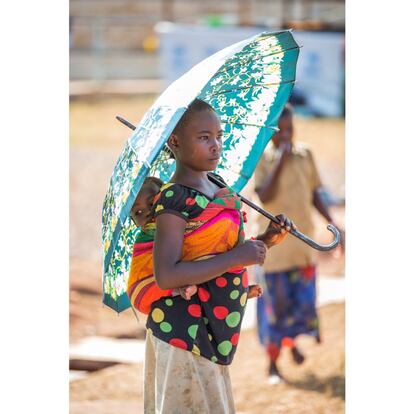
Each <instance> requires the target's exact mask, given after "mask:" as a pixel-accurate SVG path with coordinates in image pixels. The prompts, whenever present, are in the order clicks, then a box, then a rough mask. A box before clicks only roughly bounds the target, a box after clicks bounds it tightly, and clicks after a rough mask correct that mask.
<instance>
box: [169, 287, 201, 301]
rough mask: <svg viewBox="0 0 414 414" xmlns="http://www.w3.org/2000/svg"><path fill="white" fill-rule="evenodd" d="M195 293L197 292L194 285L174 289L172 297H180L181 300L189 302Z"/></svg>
mask: <svg viewBox="0 0 414 414" xmlns="http://www.w3.org/2000/svg"><path fill="white" fill-rule="evenodd" d="M196 292H197V286H196V285H188V286H184V287H180V288H176V289H174V290H173V293H172V295H173V296H178V295H181V297H182V298H183V299H185V300H190V299H191V296H193V295H195V294H196Z"/></svg>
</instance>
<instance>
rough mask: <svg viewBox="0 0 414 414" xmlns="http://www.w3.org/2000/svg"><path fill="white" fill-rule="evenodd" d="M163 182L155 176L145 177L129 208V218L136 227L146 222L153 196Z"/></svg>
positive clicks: (148, 217)
mask: <svg viewBox="0 0 414 414" xmlns="http://www.w3.org/2000/svg"><path fill="white" fill-rule="evenodd" d="M163 184H164V183H163V182H162V181H161V180H160V179H159V178H156V177H147V178H146V179H145V181H144V184H143V185H142V187H141V190H140V191H139V193H138V195H137V198H136V199H135V201H134V205H133V206H132V208H131V213H130V214H131V219H132V221H133V222H134V223H135V225H136V226H137V227H142V226H144V225H145V224H147V223H148V221H149V220H150V215H151V207H152V204H153V200H154V197H155V196H156V195H157V194H158V193H159V191H160V188H161V186H162V185H163Z"/></svg>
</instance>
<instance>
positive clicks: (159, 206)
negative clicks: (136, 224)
mask: <svg viewBox="0 0 414 414" xmlns="http://www.w3.org/2000/svg"><path fill="white" fill-rule="evenodd" d="M163 208H164V206H163V205H162V204H158V206H157V208H156V209H155V212H156V213H157V212H158V211H160V210H162V209H163Z"/></svg>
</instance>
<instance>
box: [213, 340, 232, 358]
mask: <svg viewBox="0 0 414 414" xmlns="http://www.w3.org/2000/svg"><path fill="white" fill-rule="evenodd" d="M232 347H233V346H232V344H231V342H230V341H223V342H220V343H219V345H218V347H217V350H218V351H219V352H220V354H221V355H224V356H227V355H228V354H229V353H230V351H231V348H232Z"/></svg>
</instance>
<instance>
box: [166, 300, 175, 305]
mask: <svg viewBox="0 0 414 414" xmlns="http://www.w3.org/2000/svg"><path fill="white" fill-rule="evenodd" d="M165 304H166V305H167V306H172V304H173V301H172V300H171V299H166V301H165Z"/></svg>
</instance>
